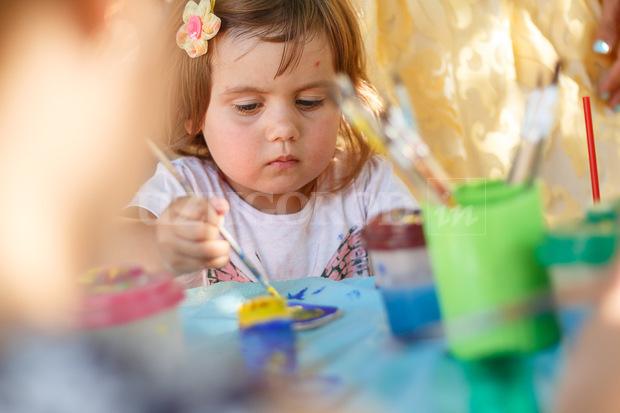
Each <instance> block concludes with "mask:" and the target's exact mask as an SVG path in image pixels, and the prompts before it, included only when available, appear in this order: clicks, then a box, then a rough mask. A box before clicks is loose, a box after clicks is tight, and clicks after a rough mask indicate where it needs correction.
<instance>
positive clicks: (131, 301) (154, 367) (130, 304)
mask: <svg viewBox="0 0 620 413" xmlns="http://www.w3.org/2000/svg"><path fill="white" fill-rule="evenodd" d="M80 284H81V286H82V287H83V290H84V295H83V299H82V305H81V309H80V312H79V314H78V316H77V326H78V328H79V330H80V331H81V332H82V333H83V334H86V335H88V336H90V338H93V339H95V340H98V341H100V342H102V343H103V344H105V345H107V346H109V347H111V348H112V349H113V350H115V351H118V352H120V353H123V354H126V355H127V356H129V357H131V358H132V359H133V360H135V361H136V362H137V363H138V364H139V365H141V366H144V368H145V369H146V370H147V371H150V372H152V373H154V374H158V375H161V376H173V375H174V372H175V371H177V370H178V369H179V368H181V367H182V364H183V360H184V340H183V330H182V327H181V321H180V318H179V311H178V306H179V303H180V302H181V300H182V299H183V296H184V293H183V289H182V288H181V287H180V286H179V285H177V284H176V283H175V282H174V279H173V275H171V274H170V273H167V272H158V273H147V272H145V271H144V270H143V269H141V268H139V267H113V268H112V267H111V268H100V269H95V270H91V271H89V272H88V273H87V274H85V275H84V276H82V277H81V278H80Z"/></svg>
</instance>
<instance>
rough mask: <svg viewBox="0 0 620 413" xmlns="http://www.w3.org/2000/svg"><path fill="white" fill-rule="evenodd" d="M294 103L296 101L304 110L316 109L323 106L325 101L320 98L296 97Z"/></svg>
mask: <svg viewBox="0 0 620 413" xmlns="http://www.w3.org/2000/svg"><path fill="white" fill-rule="evenodd" d="M295 103H297V105H298V106H300V107H301V108H302V109H304V110H312V109H317V108H320V107H321V106H323V104H324V103H325V100H324V99H321V100H305V99H298V100H297V101H296V102H295Z"/></svg>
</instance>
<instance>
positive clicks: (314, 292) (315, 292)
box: [312, 287, 325, 295]
mask: <svg viewBox="0 0 620 413" xmlns="http://www.w3.org/2000/svg"><path fill="white" fill-rule="evenodd" d="M324 289H325V287H321V288H319V289H318V290H316V291H313V292H312V295H316V294H319V293H321V292H322V291H323V290H324Z"/></svg>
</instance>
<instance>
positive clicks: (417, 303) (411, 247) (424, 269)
mask: <svg viewBox="0 0 620 413" xmlns="http://www.w3.org/2000/svg"><path fill="white" fill-rule="evenodd" d="M362 237H363V239H364V242H365V244H366V248H367V250H368V255H369V257H370V262H371V267H372V271H373V274H374V275H375V276H376V277H377V281H376V284H377V285H378V287H379V290H380V291H381V294H382V296H383V301H384V304H385V308H386V311H387V315H388V319H389V323H390V328H391V330H392V333H393V334H394V335H396V336H399V337H407V336H415V335H416V332H419V331H421V330H420V329H421V328H422V327H424V326H426V325H428V324H429V323H431V322H434V321H438V320H439V319H440V315H439V305H438V303H437V295H436V292H435V285H434V281H433V275H432V270H431V267H430V263H429V257H428V252H427V250H426V242H425V240H424V233H423V230H422V225H421V223H420V220H419V215H417V214H416V213H415V212H407V211H400V212H397V213H389V214H384V215H381V216H379V217H377V218H374V219H373V220H371V222H370V223H369V224H368V225H367V226H366V227H364V229H363V231H362Z"/></svg>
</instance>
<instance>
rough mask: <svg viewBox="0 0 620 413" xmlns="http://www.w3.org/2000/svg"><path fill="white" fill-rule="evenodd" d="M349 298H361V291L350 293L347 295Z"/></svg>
mask: <svg viewBox="0 0 620 413" xmlns="http://www.w3.org/2000/svg"><path fill="white" fill-rule="evenodd" d="M347 297H349V298H360V292H359V290H353V291H349V292H348V293H347Z"/></svg>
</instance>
